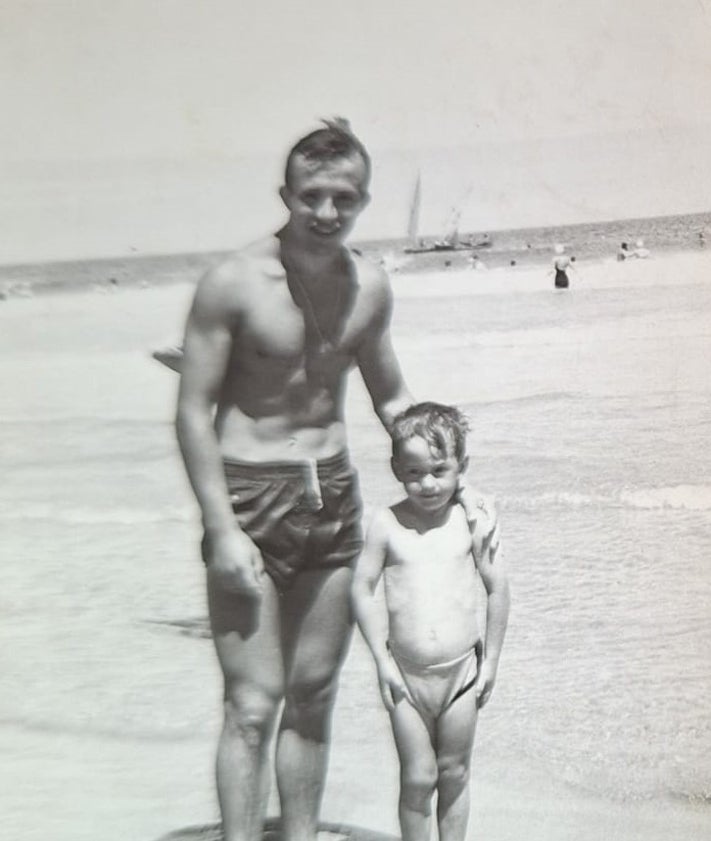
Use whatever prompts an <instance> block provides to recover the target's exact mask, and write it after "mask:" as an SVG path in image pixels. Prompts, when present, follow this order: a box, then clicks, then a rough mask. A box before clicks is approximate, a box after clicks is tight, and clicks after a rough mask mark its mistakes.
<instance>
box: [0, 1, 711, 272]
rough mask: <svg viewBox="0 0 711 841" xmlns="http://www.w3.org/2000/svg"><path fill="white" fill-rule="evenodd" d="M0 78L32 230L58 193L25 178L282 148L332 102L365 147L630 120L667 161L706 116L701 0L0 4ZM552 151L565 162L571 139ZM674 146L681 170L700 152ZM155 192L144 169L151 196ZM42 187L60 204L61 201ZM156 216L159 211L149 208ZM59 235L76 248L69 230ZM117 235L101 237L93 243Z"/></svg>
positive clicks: (0, 154)
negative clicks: (683, 160) (682, 156)
mask: <svg viewBox="0 0 711 841" xmlns="http://www.w3.org/2000/svg"><path fill="white" fill-rule="evenodd" d="M0 79H1V81H2V88H1V89H0V90H1V93H0V107H2V121H3V131H2V132H0V159H1V160H2V164H3V166H2V174H3V176H4V178H5V181H6V188H7V185H8V184H9V185H10V186H9V193H8V189H6V190H5V196H6V198H5V200H4V202H5V203H4V204H3V206H2V209H1V210H0V221H1V222H2V223H3V226H6V224H10V225H13V226H15V228H17V230H15V229H13V230H12V231H11V233H12V234H13V236H14V238H15V241H16V242H17V241H23V242H24V241H25V239H26V240H27V244H29V241H30V239H31V238H32V234H34V240H35V241H36V240H37V239H38V237H37V234H38V233H39V231H38V230H34V231H33V230H32V229H33V226H35V227H36V226H42V225H43V224H44V220H45V216H44V215H43V214H49V213H50V212H51V207H52V201H53V198H52V195H51V193H49V194H48V193H47V192H46V191H42V190H39V187H38V186H37V183H38V182H37V179H38V178H39V177H40V176H39V175H38V174H37V173H38V172H39V173H41V175H42V177H45V176H46V174H47V172H50V171H51V173H52V177H55V176H56V175H57V173H64V174H65V175H67V177H69V176H70V177H71V178H73V179H75V180H76V182H77V183H81V182H82V179H85V180H86V178H87V177H88V176H87V175H86V172H88V170H85V166H86V165H87V163H91V162H94V164H96V165H100V164H101V163H102V162H106V163H107V165H108V164H110V165H111V166H112V167H114V168H115V167H116V165H117V161H120V162H122V164H121V166H122V167H123V169H122V170H121V172H123V173H124V174H129V173H130V171H131V169H130V168H131V164H132V162H137V163H139V164H145V162H147V161H149V160H160V161H165V160H168V159H169V160H174V161H177V162H182V163H183V164H184V165H185V166H186V167H187V169H189V168H190V167H191V166H193V165H194V166H196V167H198V169H199V168H200V167H204V166H219V165H220V164H221V162H225V161H234V159H235V158H241V159H243V160H244V158H246V157H250V156H253V155H254V154H256V153H261V154H262V155H263V156H265V158H264V159H265V160H267V161H270V160H272V159H273V161H276V160H277V159H279V161H280V157H279V156H281V154H282V153H283V151H284V150H285V148H286V146H287V145H288V144H289V143H290V142H291V141H292V140H293V139H294V138H295V137H296V136H298V135H299V134H301V133H303V132H304V131H306V130H308V129H310V128H312V127H313V126H314V125H315V118H317V117H318V116H320V115H330V114H334V113H338V114H345V115H346V116H348V117H349V118H350V119H351V121H352V123H353V126H354V128H355V129H356V130H357V131H358V133H359V134H360V135H361V136H362V137H363V139H364V140H365V141H366V143H367V144H368V145H369V147H370V148H371V149H372V151H373V153H374V155H375V156H376V157H377V156H378V154H379V153H381V152H384V151H385V150H388V149H396V150H400V149H405V148H406V149H411V150H414V152H415V154H417V153H419V152H420V151H422V150H424V149H425V148H427V147H431V146H440V147H441V146H466V147H471V148H476V147H477V146H479V145H482V146H483V147H487V144H488V145H489V147H490V146H491V144H492V143H493V144H503V145H502V148H503V147H504V146H505V144H507V143H519V144H520V143H529V142H531V141H533V140H537V139H544V138H561V137H568V138H575V137H577V136H582V137H584V136H589V135H591V134H592V135H601V136H602V135H617V136H624V135H625V134H630V133H634V134H635V136H636V137H638V138H639V137H640V136H642V135H644V136H645V137H648V138H649V140H650V143H652V144H655V143H656V145H657V148H659V144H660V143H661V144H662V147H661V148H662V149H663V148H664V143H665V138H666V137H667V136H668V137H669V138H670V141H669V159H670V161H671V160H672V159H674V157H675V152H674V142H675V141H674V140H673V139H674V138H678V137H679V136H681V135H683V132H684V131H685V130H687V129H688V130H691V131H692V133H693V132H694V131H697V130H699V131H702V132H704V131H708V130H709V129H711V104H710V103H711V0H577V2H559V0H533V2H531V0H527V2H524V0H498V2H486V3H484V2H479V1H478V0H427V2H425V0H409V2H388V0H357V2H352V3H351V4H345V3H333V2H325V0H301V2H299V3H296V2H291V0H259V2H258V3H253V4H246V3H244V2H240V1H239V0H199V2H196V0H153V2H151V0H107V2H98V0H71V1H70V0H27V2H22V0H4V2H3V3H2V4H0ZM680 133H681V135H680ZM710 136H711V135H710ZM561 148H562V147H561ZM567 148H568V149H570V150H573V152H572V154H573V157H574V142H573V141H572V140H571V142H569V143H568V147H567ZM655 154H657V156H658V153H655ZM662 154H663V152H662ZM688 154H689V156H690V165H691V166H692V169H693V166H694V164H693V162H692V161H691V158H692V157H693V156H694V155H695V154H696V147H694V148H693V149H690V150H689V151H688ZM270 156H271V157H270ZM677 158H678V156H677ZM389 160H392V157H391V158H390V159H389ZM48 162H49V163H48ZM36 164H42V166H41V167H39V168H37V167H36V166H35V165H36ZM503 164H504V162H503V161H502V162H501V165H502V167H503ZM275 165H276V164H267V166H275ZM675 165H676V166H677V167H678V165H679V161H678V159H677V160H675ZM697 165H698V164H697ZM47 166H50V169H49V170H48V169H47ZM43 167H44V168H43ZM544 170H545V167H544V168H543V170H541V171H542V172H543V171H544ZM107 171H108V170H107ZM114 171H115V169H114ZM186 171H187V170H186ZM502 171H503V169H502ZM92 172H96V169H93V170H92ZM702 174H703V176H704V177H706V176H707V175H708V170H704V172H703V173H702ZM662 176H663V173H660V177H662ZM127 177H128V176H127ZM269 177H270V178H273V177H274V176H273V173H272V172H270V174H269ZM20 178H25V179H27V182H26V183H25V184H24V186H23V184H22V183H21V181H20V180H19V179H20ZM8 179H9V180H8ZM33 179H34V182H35V183H34V186H33V188H32V190H30V191H29V192H28V188H27V184H28V183H29V182H30V181H33ZM386 180H387V179H386ZM168 181H170V179H168ZM168 181H166V180H165V179H164V181H163V182H162V183H163V185H164V186H165V185H167V184H168ZM127 183H128V182H126V183H124V185H123V187H124V190H125V189H127V187H126V184H127ZM690 183H692V184H695V183H698V173H696V174H693V173H692V174H691V175H690ZM709 183H710V184H711V179H709ZM170 184H172V185H173V186H170V185H168V186H165V189H166V190H167V191H168V192H169V193H170V190H174V189H175V187H174V182H173V181H171V182H170ZM231 185H232V186H234V185H233V184H232V183H231ZM119 186H120V185H119ZM672 188H673V185H672ZM136 189H138V188H136ZM160 189H161V187H160V185H158V186H156V184H155V183H153V185H152V186H151V189H150V190H148V193H147V197H148V199H149V200H155V199H156V191H158V192H160ZM408 189H409V185H408ZM617 189H618V191H619V190H620V189H621V188H620V186H619V185H618V187H617ZM38 190H39V192H38ZM18 191H19V192H18ZM118 192H119V193H120V192H121V190H120V189H119V191H118ZM194 192H195V191H194V190H193V191H192V193H191V191H190V190H188V191H187V193H186V192H185V190H183V191H182V192H181V191H180V190H178V193H175V198H176V200H179V198H180V196H181V195H182V196H187V195H188V194H190V195H191V196H192V197H193V198H194V195H193V194H194ZM544 192H545V191H544ZM672 192H673V189H672ZM15 194H17V196H18V206H19V212H18V213H12V212H11V208H10V206H9V204H8V201H9V199H8V198H7V196H8V195H15ZM40 194H41V195H40ZM38 195H40V198H39V199H37V200H36V204H41V205H42V207H41V208H40V209H39V211H38V215H33V213H34V210H35V209H36V208H34V209H33V201H34V199H33V196H35V197H36V196H38ZM171 195H173V194H171ZM151 197H152V198H151ZM377 198H378V197H377V196H376V200H377ZM543 198H545V197H543ZM620 198H623V196H622V194H620ZM682 198H683V195H682ZM56 201H57V203H58V204H57V207H58V208H60V214H61V212H62V211H61V208H62V207H64V208H65V209H66V201H67V199H66V196H64V197H63V196H61V195H57V196H56ZM77 201H78V199H77ZM86 201H87V202H89V203H90V202H91V196H89V195H88V194H87V198H86ZM117 201H119V205H118V206H117V207H118V210H117V212H119V213H123V212H125V209H126V208H125V207H124V206H122V205H121V204H120V200H119V199H117ZM102 202H103V204H104V205H105V204H106V203H107V202H108V204H109V205H110V203H111V202H110V200H109V199H108V198H107V197H106V196H103V198H102ZM237 202H238V203H239V199H237ZM63 203H64V204H63ZM170 203H171V202H170V201H168V204H170ZM671 203H672V204H674V202H671ZM709 204H711V201H710V202H709ZM374 205H375V203H374ZM122 207H123V210H122V209H121V208H122ZM202 209H203V211H206V212H208V214H209V212H210V210H209V202H207V203H206V207H203V208H202ZM674 209H675V208H674V207H671V208H670V210H671V211H672V212H673V211H674ZM678 209H679V210H684V209H687V208H678ZM690 209H694V208H690ZM698 209H701V208H698ZM75 211H76V213H78V218H79V219H81V216H82V214H81V212H80V211H79V210H77V208H76V207H75ZM620 211H621V212H624V211H625V206H624V201H622V202H621V204H620ZM215 212H216V213H218V211H217V210H216V211H215ZM224 212H225V207H224V205H222V204H221V203H220V210H219V214H222V213H224ZM261 212H262V211H261V210H260V213H261ZM373 212H374V214H375V215H374V218H376V219H377V218H378V217H377V213H378V210H377V205H376V206H375V209H374V211H373ZM487 212H489V213H491V211H489V210H488V209H487ZM151 219H152V220H153V224H154V225H157V226H158V227H159V228H160V227H161V225H164V226H167V227H170V225H171V224H172V222H171V220H170V219H169V218H168V217H165V219H164V218H163V217H162V216H161V214H160V212H158V214H157V215H155V214H154V215H153V216H152V217H151ZM75 221H76V220H75ZM145 221H146V223H148V222H150V220H145ZM173 221H175V220H174V219H173ZM560 221H567V220H566V219H561V220H560ZM505 223H506V220H504V224H505ZM515 223H516V224H518V222H515ZM97 224H98V223H97ZM181 224H183V228H185V229H186V230H187V226H186V224H185V222H184V223H181ZM215 224H216V225H217V227H218V228H219V227H220V224H221V217H220V219H218V218H217V216H216V219H215ZM531 224H535V222H534V221H532V222H531ZM17 226H19V228H18V227H17ZM79 227H81V224H80V225H79ZM183 228H181V229H180V230H181V235H180V236H181V238H184V235H185V232H184V231H183ZM389 233H390V232H389ZM95 234H96V231H95V230H93V229H92V231H87V236H88V240H91V241H92V242H93V239H92V238H93V237H95ZM165 234H166V232H165V231H164V232H163V234H161V236H162V237H163V239H160V237H159V239H160V241H161V242H163V241H164V240H165ZM54 236H55V239H56V240H57V241H60V240H61V231H59V230H57V231H55V232H54ZM68 236H69V240H70V241H71V243H72V246H71V247H72V248H79V249H81V236H82V234H81V230H79V229H77V228H76V226H75V228H74V229H72V230H71V231H69V232H68ZM220 236H222V234H220ZM18 237H19V240H18ZM23 238H24V239H23ZM169 241H170V235H169V232H168V238H167V240H166V242H169ZM226 244H227V243H225V245H226ZM187 245H188V246H191V243H187ZM112 247H113V246H112V245H111V242H110V236H109V238H108V240H106V242H105V244H102V245H101V246H100V248H109V249H110V250H111V248H112ZM115 247H116V248H119V244H118V243H117V245H116V246H115ZM146 247H150V246H146ZM176 247H177V244H176ZM37 248H38V249H39V251H41V246H40V245H37ZM25 250H26V248H25ZM89 250H91V247H89ZM186 250H187V249H186ZM8 253H10V254H14V252H13V251H12V249H10V252H8V250H7V247H5V251H4V252H3V253H0V258H2V257H3V254H4V255H5V257H6V258H7V254H8Z"/></svg>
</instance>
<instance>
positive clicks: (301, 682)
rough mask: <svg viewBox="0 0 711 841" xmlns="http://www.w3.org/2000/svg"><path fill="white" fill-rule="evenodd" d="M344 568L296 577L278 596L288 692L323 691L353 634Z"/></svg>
mask: <svg viewBox="0 0 711 841" xmlns="http://www.w3.org/2000/svg"><path fill="white" fill-rule="evenodd" d="M352 580H353V573H352V571H351V570H350V568H348V567H337V568H335V569H322V570H318V569H308V570H303V571H302V572H300V573H299V574H298V575H297V576H296V578H295V579H294V583H293V584H292V586H291V587H290V588H289V590H288V591H287V592H285V593H284V594H283V595H282V612H281V617H282V629H281V630H282V650H283V653H284V666H285V669H286V681H287V691H289V690H292V691H295V692H297V693H298V692H299V691H305V692H307V693H308V692H309V691H312V690H319V689H327V688H328V686H329V684H330V683H331V682H332V680H333V679H334V678H335V677H336V675H337V673H338V671H339V669H340V666H341V664H342V662H343V659H344V657H345V655H346V651H347V649H348V642H349V641H350V638H351V633H352V630H353V617H352V613H351V602H350V590H351V582H352Z"/></svg>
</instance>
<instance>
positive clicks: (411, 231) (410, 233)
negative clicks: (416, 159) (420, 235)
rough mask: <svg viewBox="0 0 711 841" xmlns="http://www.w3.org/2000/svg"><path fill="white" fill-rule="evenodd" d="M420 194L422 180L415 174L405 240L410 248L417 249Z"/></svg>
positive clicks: (418, 174)
mask: <svg viewBox="0 0 711 841" xmlns="http://www.w3.org/2000/svg"><path fill="white" fill-rule="evenodd" d="M421 193H422V179H421V178H420V173H419V171H418V173H417V180H416V181H415V190H414V192H413V194H412V203H411V204H410V218H409V219H408V222H407V238H408V239H409V240H410V248H412V249H413V250H415V249H417V248H418V247H419V245H420V243H419V242H418V241H417V230H418V228H419V225H420V203H421Z"/></svg>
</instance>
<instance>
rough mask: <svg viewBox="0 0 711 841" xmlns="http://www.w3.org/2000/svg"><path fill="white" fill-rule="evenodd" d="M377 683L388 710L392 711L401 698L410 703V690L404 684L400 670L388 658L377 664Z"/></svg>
mask: <svg viewBox="0 0 711 841" xmlns="http://www.w3.org/2000/svg"><path fill="white" fill-rule="evenodd" d="M378 683H379V685H380V695H381V697H382V699H383V703H384V704H385V708H386V709H387V711H388V712H392V711H393V710H394V709H395V706H396V704H398V703H400V701H402V699H403V698H405V699H406V700H407V701H408V702H409V703H410V704H412V697H411V696H410V690H409V689H408V688H407V686H406V685H405V681H404V680H403V679H402V675H401V674H400V670H399V669H398V667H397V666H396V665H395V663H393V661H392V660H391V659H390V658H388V659H387V660H386V661H385V662H384V663H381V664H379V665H378Z"/></svg>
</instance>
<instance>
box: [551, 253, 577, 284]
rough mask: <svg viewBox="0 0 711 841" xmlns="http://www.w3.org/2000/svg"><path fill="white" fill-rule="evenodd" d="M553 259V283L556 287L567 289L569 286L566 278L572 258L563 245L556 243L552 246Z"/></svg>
mask: <svg viewBox="0 0 711 841" xmlns="http://www.w3.org/2000/svg"><path fill="white" fill-rule="evenodd" d="M554 251H555V255H556V256H555V259H554V260H553V269H552V271H553V272H555V279H554V281H553V282H554V285H555V288H556V289H567V288H568V286H570V280H569V279H568V269H569V268H570V267H571V263H572V260H571V258H570V257H568V255H567V254H566V253H565V246H563V245H561V244H560V243H556V246H555V248H554Z"/></svg>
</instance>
